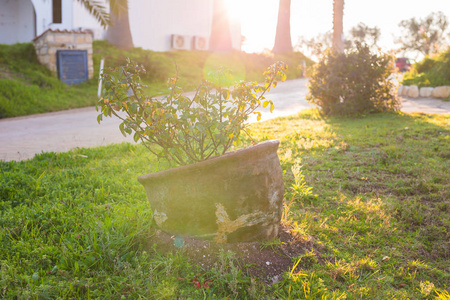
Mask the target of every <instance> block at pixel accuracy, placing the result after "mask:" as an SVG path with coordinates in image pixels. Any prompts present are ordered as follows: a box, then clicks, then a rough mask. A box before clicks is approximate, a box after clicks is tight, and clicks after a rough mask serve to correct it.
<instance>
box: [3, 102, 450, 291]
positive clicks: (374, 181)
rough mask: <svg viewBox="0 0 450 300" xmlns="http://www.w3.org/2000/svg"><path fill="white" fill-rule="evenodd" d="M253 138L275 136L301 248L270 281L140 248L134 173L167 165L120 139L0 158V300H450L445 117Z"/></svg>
mask: <svg viewBox="0 0 450 300" xmlns="http://www.w3.org/2000/svg"><path fill="white" fill-rule="evenodd" d="M252 132H253V136H254V138H256V139H257V140H260V141H261V140H264V139H273V138H277V139H280V141H281V145H280V149H279V157H280V160H281V164H282V168H283V170H284V172H285V174H284V177H285V187H286V194H285V198H286V199H285V202H286V203H285V205H286V216H285V217H284V219H283V222H284V224H285V225H286V226H288V228H290V231H291V233H292V234H294V235H295V236H296V237H297V238H298V239H299V240H302V241H304V242H305V243H309V244H310V245H312V247H311V248H310V249H311V250H308V251H305V252H304V253H303V254H301V255H299V256H297V257H293V258H292V263H291V266H290V268H288V269H287V270H286V272H285V273H284V274H283V276H281V277H280V278H279V279H278V280H277V281H276V282H275V283H274V284H271V285H268V284H267V283H266V282H267V281H265V280H264V278H257V277H253V276H252V275H251V274H250V273H247V266H245V265H240V266H239V265H238V260H237V259H236V257H239V253H235V254H234V255H233V253H226V254H224V253H223V252H218V253H215V254H214V255H217V256H218V257H219V259H218V260H217V263H216V265H215V266H214V267H213V268H210V269H203V268H202V267H201V266H200V265H194V264H192V263H191V262H189V260H188V258H187V255H186V253H183V251H182V250H180V251H178V252H173V253H162V252H160V251H158V250H157V247H155V246H152V245H149V243H148V240H149V239H150V238H151V237H152V236H153V235H154V234H155V228H154V224H153V223H152V221H151V217H152V211H151V208H150V206H149V203H148V201H147V199H146V196H145V192H144V189H143V188H142V186H140V184H139V183H138V182H137V179H136V178H137V176H138V175H141V174H145V173H149V172H155V171H158V170H163V169H165V168H167V166H166V165H164V164H160V163H158V162H157V161H156V160H155V158H154V157H152V156H151V155H150V154H148V153H147V152H146V149H145V148H144V147H143V146H141V145H131V144H119V145H114V146H107V147H100V148H93V149H77V150H74V151H71V152H68V153H61V154H55V153H43V154H40V155H37V156H36V157H35V158H34V159H31V160H28V161H22V162H0V298H2V297H3V298H7V299H10V298H12V299H14V297H15V296H16V297H17V299H27V298H31V299H48V298H57V297H61V298H62V299H79V298H86V299H90V298H99V299H127V298H129V299H139V298H141V299H176V298H179V299H203V298H207V299H246V298H249V299H250V298H253V299H273V298H280V299H289V298H290V299H408V298H409V299H435V298H437V297H440V298H439V299H449V297H450V296H449V291H450V231H449V229H450V175H449V171H448V170H449V167H450V166H449V158H450V147H449V144H450V143H449V141H450V116H449V115H425V114H413V115H409V114H403V113H396V114H394V113H392V114H374V115H369V116H367V117H365V118H354V119H352V118H323V117H321V116H320V115H319V114H318V112H317V111H316V110H308V111H304V112H302V113H300V114H298V115H295V116H290V117H284V118H278V119H274V120H270V121H267V122H262V123H258V124H254V125H252ZM299 166H301V169H298V167H299ZM294 173H295V174H296V176H297V178H296V179H295V178H294V175H293V174H294ZM265 246H267V244H266V245H265ZM281 247H283V245H282V244H281V243H274V244H273V245H271V249H272V250H273V251H274V252H275V253H280V251H279V248H281ZM193 278H195V280H197V281H199V282H202V283H203V282H205V283H206V282H208V285H209V287H208V288H204V287H200V288H197V285H196V284H195V282H192V279H193ZM195 280H194V281H195ZM209 280H210V281H209Z"/></svg>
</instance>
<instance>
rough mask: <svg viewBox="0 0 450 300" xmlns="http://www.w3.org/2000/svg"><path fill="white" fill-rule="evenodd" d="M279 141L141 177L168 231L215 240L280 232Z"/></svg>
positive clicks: (159, 220) (156, 216)
mask: <svg viewBox="0 0 450 300" xmlns="http://www.w3.org/2000/svg"><path fill="white" fill-rule="evenodd" d="M278 145H279V141H278V140H271V141H266V142H262V143H260V144H257V145H255V146H251V147H249V148H245V149H241V150H238V151H236V152H228V153H226V154H225V155H223V156H219V157H215V158H212V159H209V160H206V161H202V162H199V163H195V164H192V165H188V166H181V167H177V168H173V169H169V170H166V171H161V172H157V173H152V174H147V175H142V176H139V177H138V180H139V182H140V183H141V184H142V185H143V186H144V188H145V191H146V193H147V197H148V199H149V201H150V204H151V206H152V209H153V212H154V220H155V222H156V224H157V225H158V226H159V227H160V228H161V229H162V230H163V231H165V232H167V233H170V234H173V235H180V236H189V237H193V238H200V239H207V240H215V241H216V242H219V243H223V242H248V241H255V240H268V239H273V238H275V237H276V236H277V235H278V229H279V224H280V220H281V214H282V208H283V196H284V183H283V178H282V171H281V166H280V161H279V159H278V155H277V149H278Z"/></svg>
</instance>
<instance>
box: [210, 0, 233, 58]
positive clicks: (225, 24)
mask: <svg viewBox="0 0 450 300" xmlns="http://www.w3.org/2000/svg"><path fill="white" fill-rule="evenodd" d="M213 5H214V7H213V19H212V28H211V36H210V37H209V50H211V51H218V52H229V51H231V50H232V46H231V32H230V19H229V17H228V11H227V9H226V6H225V2H224V0H214V4H213Z"/></svg>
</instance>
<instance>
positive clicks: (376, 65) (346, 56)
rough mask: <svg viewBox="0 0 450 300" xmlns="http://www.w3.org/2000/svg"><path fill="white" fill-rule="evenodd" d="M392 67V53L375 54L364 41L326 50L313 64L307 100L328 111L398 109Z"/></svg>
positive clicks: (342, 112) (347, 111) (335, 113)
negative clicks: (340, 49)
mask: <svg viewBox="0 0 450 300" xmlns="http://www.w3.org/2000/svg"><path fill="white" fill-rule="evenodd" d="M392 70H393V66H392V59H391V57H389V56H388V55H385V54H378V55H377V54H373V53H371V52H370V49H369V47H367V46H365V45H360V44H358V45H357V46H356V48H354V49H351V50H348V51H347V52H346V53H342V54H339V53H336V52H333V51H329V52H326V53H325V54H324V56H323V57H322V58H321V60H320V61H319V62H318V63H317V65H316V66H315V67H314V71H313V74H312V76H311V79H310V81H309V93H308V95H307V100H308V101H309V102H310V103H313V104H316V105H318V106H320V107H321V108H322V110H323V112H324V113H325V114H327V115H329V114H333V115H355V114H364V113H373V112H383V111H391V110H397V109H398V107H399V104H400V102H399V100H398V98H397V96H396V92H395V86H394V83H393V82H392V81H391V80H390V78H389V76H390V75H391V71H392Z"/></svg>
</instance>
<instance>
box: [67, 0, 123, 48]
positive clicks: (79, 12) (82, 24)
mask: <svg viewBox="0 0 450 300" xmlns="http://www.w3.org/2000/svg"><path fill="white" fill-rule="evenodd" d="M130 1H132V0H130ZM98 2H99V3H102V4H103V5H104V6H105V7H106V8H107V9H109V5H108V3H107V2H106V0H98ZM73 28H74V29H88V30H91V31H92V32H93V33H94V40H102V39H104V38H105V33H106V31H105V30H104V29H103V28H102V27H101V26H100V23H99V22H97V20H96V19H95V18H94V17H93V16H92V15H91V14H90V13H89V11H88V10H87V9H86V8H85V7H84V6H82V5H81V4H80V3H79V2H78V1H73Z"/></svg>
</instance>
